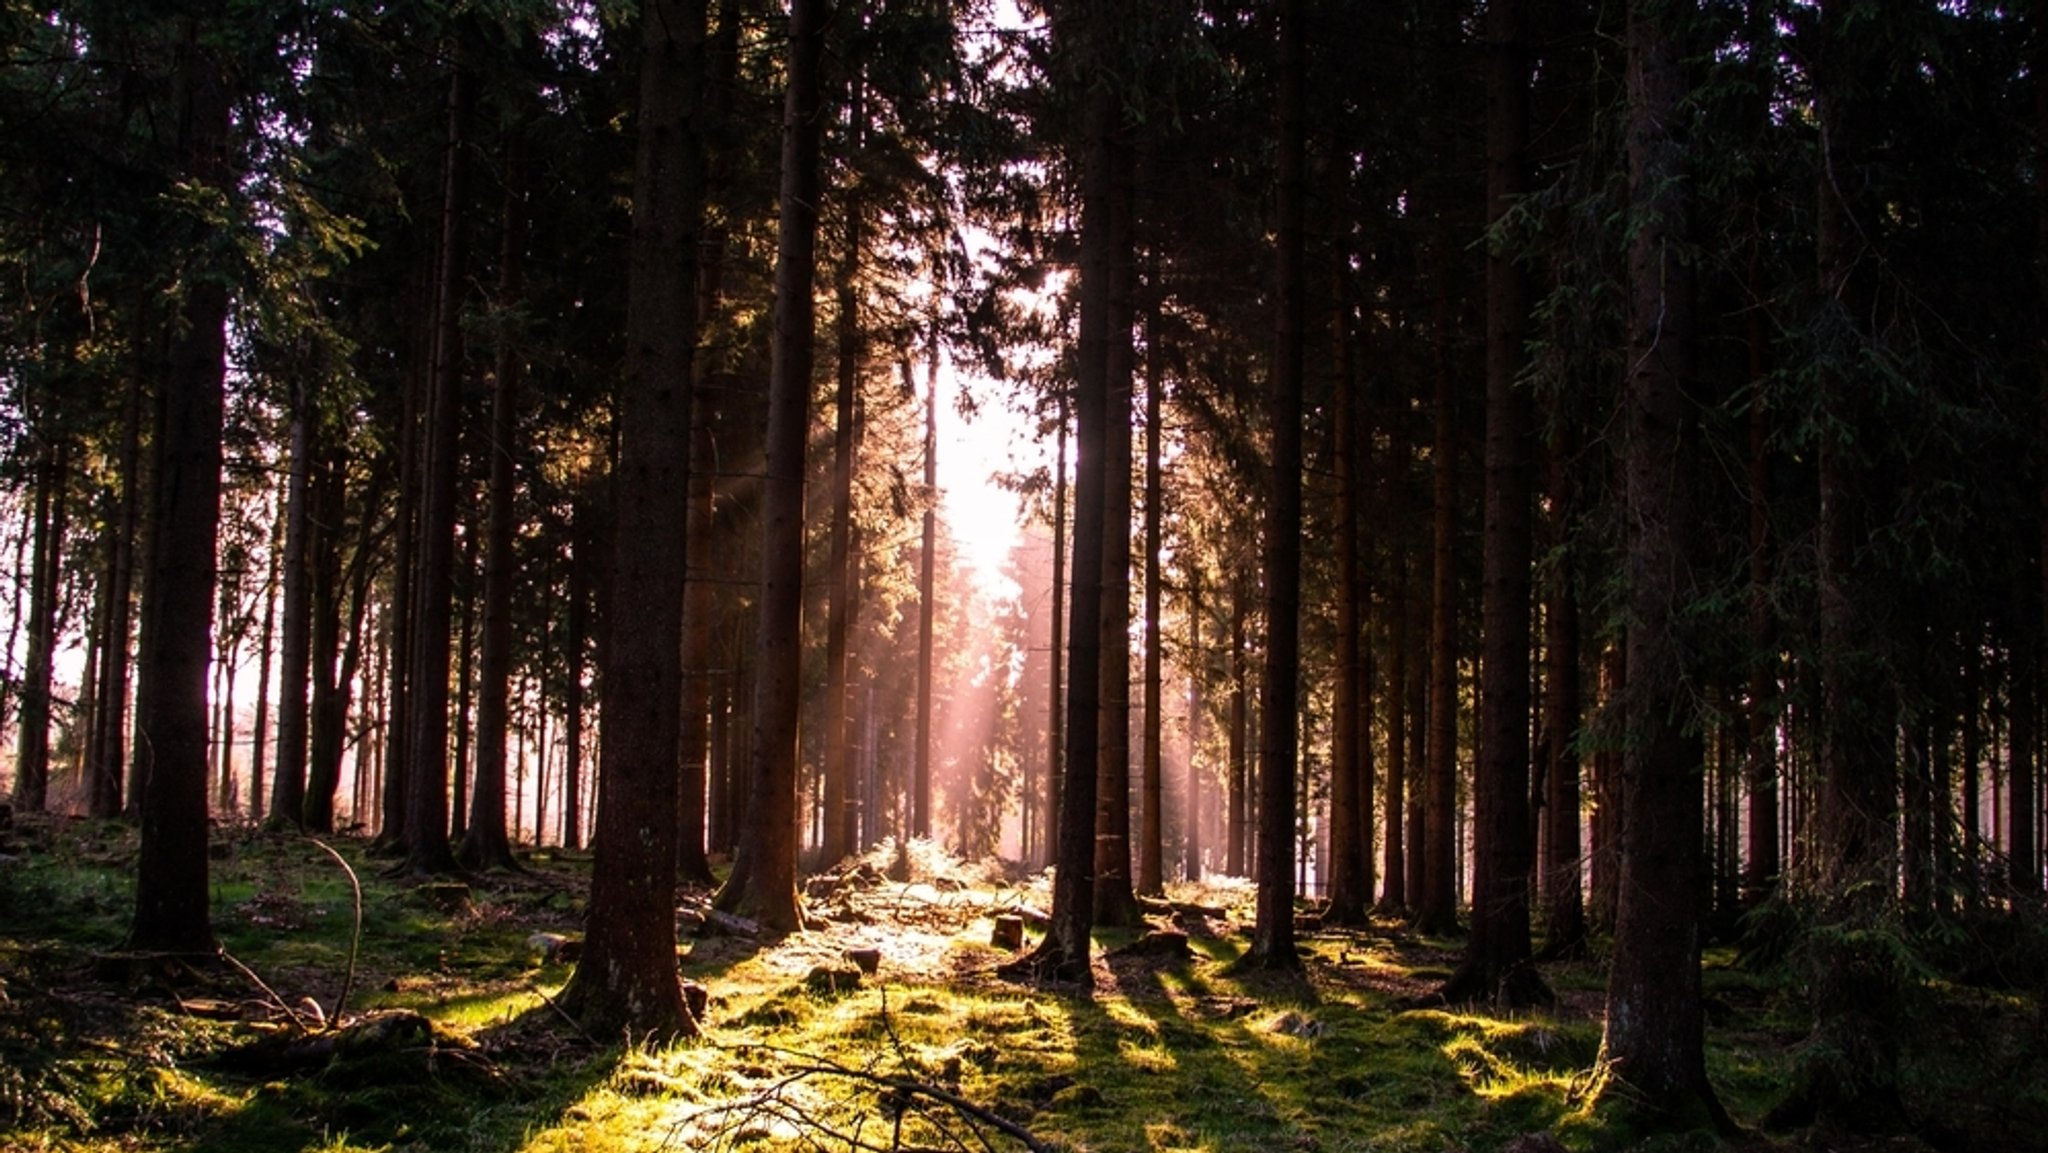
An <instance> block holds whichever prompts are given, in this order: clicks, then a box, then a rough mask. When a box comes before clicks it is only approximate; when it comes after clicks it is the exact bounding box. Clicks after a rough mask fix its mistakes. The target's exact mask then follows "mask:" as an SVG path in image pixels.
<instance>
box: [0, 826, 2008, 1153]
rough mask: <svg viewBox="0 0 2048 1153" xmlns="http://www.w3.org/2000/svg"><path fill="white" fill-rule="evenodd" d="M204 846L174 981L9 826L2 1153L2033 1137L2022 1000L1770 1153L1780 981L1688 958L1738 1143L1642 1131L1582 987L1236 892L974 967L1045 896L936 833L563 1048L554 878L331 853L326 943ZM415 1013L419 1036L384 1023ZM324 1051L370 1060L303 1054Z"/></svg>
mask: <svg viewBox="0 0 2048 1153" xmlns="http://www.w3.org/2000/svg"><path fill="white" fill-rule="evenodd" d="M216 844H217V846H218V848H217V857H218V860H217V866H218V868H217V870H216V873H215V888H214V897H213V901H214V907H215V915H214V920H215V924H216V926H217V927H218V929H219V932H220V936H221V941H222V946H223V952H224V955H225V956H231V957H233V958H234V962H233V963H232V965H230V964H228V963H222V962H208V961H206V960H204V959H200V960H199V961H198V962H197V963H196V964H193V965H189V966H188V965H187V964H185V963H182V962H180V963H170V962H167V961H166V959H165V958H162V957H144V956H138V955H134V954H129V953H126V952H124V951H123V950H122V948H121V938H122V935H123V919H124V915H125V909H126V903H127V902H126V896H125V893H124V892H123V890H124V889H125V888H126V885H127V882H126V876H127V871H128V870H127V864H128V858H129V856H130V855H131V854H132V853H133V838H132V835H131V834H130V833H129V832H128V831H127V830H125V829H123V828H121V827H120V826H118V825H111V824H104V823H98V822H83V821H54V822H47V823H46V822H42V821H37V822H34V823H32V824H30V825H29V826H28V827H26V828H24V829H22V830H20V831H19V835H17V836H16V837H14V838H12V839H11V841H10V843H9V845H8V846H7V849H6V853H7V859H6V861H5V863H4V864H0V924H4V925H5V926H6V930H5V932H4V934H0V1148H5V1149H7V1150H9V1151H10V1153H15V1151H21V1153H32V1151H44V1150H48V1151H59V1150H61V1151H64V1153H115V1151H135V1153H155V1151H159V1150H164V1151H168V1150H205V1151H209V1153H214V1151H217V1153H242V1151H247V1153H257V1151H277V1153H283V1151H306V1153H384V1151H393V1153H396V1151H402V1150H419V1151H427V1150H516V1151H519V1153H550V1151H569V1150H620V1151H629V1150H657V1149H676V1150H698V1149H703V1150H724V1149H758V1150H784V1149H787V1150H814V1151H819V1153H825V1151H838V1150H849V1151H851V1150H862V1149H875V1150H895V1149H905V1150H917V1149H937V1148H950V1149H985V1150H990V1149H992V1150H998V1151H1002V1150H1022V1149H1029V1148H1033V1147H1037V1148H1044V1149H1049V1150H1074V1151H1079V1150H1097V1151H1109V1150H1139V1149H1157V1150H1204V1151H1210V1153H1232V1151H1253V1150H1275V1149H1295V1150H1321V1151H1329V1153H1335V1151H1339V1150H1386V1151H1389V1153H1392V1151H1397V1150H1412V1151H1416V1153H1422V1151H1436V1150H1458V1149H1463V1150H1477V1151H1485V1153H1492V1151H1495V1150H1513V1151H1516V1153H1547V1151H1551V1150H1556V1149H1570V1150H1598V1149H1636V1148H1642V1149H1664V1150H1684V1149H1701V1150H1704V1149H1717V1148H1718V1149H1741V1150H1755V1151H1763V1150H1786V1151H1792V1150H1808V1149H1845V1150H1870V1151H1872V1153H1875V1151H1878V1150H1887V1151H1899V1153H1911V1151H1915V1150H1944V1151H1946V1150H1957V1151H1961V1150H1994V1149H1997V1150H2026V1149H2041V1148H2048V1142H2044V1135H2048V1033H2044V1030H2043V1018H2042V1013H2041V1000H2040V993H2039V991H2038V987H2037V988H2036V989H2034V990H2031V991H2029V990H2023V989H2014V988H2009V987H1996V986H1987V985H1982V984H1980V985H1964V984H1956V983H1949V982H1941V981H1933V980H1930V981H1929V982H1928V983H1927V984H1926V986H1925V988H1924V989H1923V990H1922V995H1921V997H1920V999H1919V1004H1918V1006H1917V1008H1916V1010H1915V1014H1914V1025H1913V1029H1912V1037H1913V1041H1912V1043H1911V1044H1910V1046H1909V1052H1910V1059H1909V1061H1908V1066H1907V1070H1906V1073H1905V1076H1904V1083H1905V1085H1906V1086H1907V1104H1908V1108H1909V1109H1910V1110H1911V1113H1912V1115H1913V1117H1914V1126H1913V1132H1912V1133H1911V1134H1910V1135H1901V1134H1888V1135H1882V1136H1869V1137H1860V1138H1859V1137H1856V1136H1854V1135H1852V1134H1844V1133H1812V1132H1807V1133H1800V1132H1797V1131H1795V1132H1777V1133H1772V1132H1768V1131H1765V1130H1763V1129H1761V1128H1759V1126H1758V1123H1759V1121H1760V1120H1761V1119H1762V1118H1763V1117H1764V1115H1765V1114H1766V1113H1767V1112H1768V1110H1769V1109H1770V1108H1771V1107H1772V1105H1773V1104H1774V1103H1775V1102H1776V1101H1777V1100H1778V1099H1779V1098H1780V1097H1781V1095H1782V1092H1783V1090H1784V1087H1785V1084H1786V1083H1787V1078H1788V1076H1789V1069H1790V1067H1791V1060H1792V1055H1793V1051H1794V1050H1795V1049H1796V1048H1797V1047H1798V1046H1800V1045H1801V1044H1802V1043H1804V1042H1805V1040H1806V1038H1807V1036H1808V1034H1809V1032H1810V1022H1809V1019H1808V1014H1807V1013H1806V1011H1805V1010H1804V1008H1803V1002H1802V1000H1801V998H1800V996H1799V994H1798V992H1797V990H1796V989H1795V988H1794V987H1793V981H1792V979H1791V978H1790V977H1789V976H1788V974H1787V971H1786V970H1785V969H1784V968H1783V967H1782V966H1772V965H1753V964H1745V963H1743V962H1742V961H1741V960H1740V959H1739V958H1738V955H1737V951H1736V950H1735V949H1733V948H1730V947H1714V948H1711V949H1710V950H1709V951H1708V959H1707V961H1706V965H1705V988H1706V994H1707V998H1708V1004H1709V1014H1710V1028H1709V1030H1708V1035H1707V1036H1708V1045H1707V1056H1708V1065H1709V1073H1710V1076H1711V1077H1712V1078H1713V1080H1714V1083H1715V1085H1716V1086H1717V1087H1718V1088H1719V1089H1720V1091H1721V1092H1722V1094H1723V1096H1724V1099H1725V1100H1726V1102H1727V1104H1728V1107H1729V1109H1730V1111H1731V1112H1732V1113H1733V1114H1734V1115H1735V1117H1736V1118H1737V1120H1738V1121H1740V1122H1741V1123H1742V1124H1743V1125H1745V1126H1746V1127H1747V1128H1746V1129H1745V1130H1744V1131H1743V1132H1741V1133H1737V1134H1730V1135H1726V1136H1724V1137H1718V1138H1717V1137H1716V1136H1715V1135H1714V1134H1713V1133H1711V1132H1694V1133H1691V1134H1680V1135H1674V1136H1666V1137H1661V1138H1659V1137H1646V1136H1644V1135H1643V1134H1641V1133H1639V1132H1637V1131H1635V1130H1633V1129H1631V1127H1630V1124H1629V1121H1628V1118H1627V1112H1626V1109H1625V1108H1621V1107H1617V1106H1616V1105H1615V1104H1614V1103H1613V1102H1611V1101H1610V1102H1608V1103H1607V1104H1606V1105H1604V1106H1603V1105H1599V1104H1597V1103H1596V1100H1595V1095H1594V1094H1593V1092H1592V1090H1593V1088H1594V1080H1595V1078H1596V1077H1597V1075H1598V1074H1597V1065H1596V1057H1597V1053H1598V1049H1599V1038H1600V1026H1599V1022H1598V1019H1597V1018H1598V1013H1599V1010H1600V1003H1601V997H1600V990H1601V988H1602V987H1603V984H1604V980H1605V978H1604V974H1603V973H1602V971H1601V968H1600V966H1599V965H1598V964H1597V963H1594V962H1588V961H1577V962H1570V963H1564V964H1555V965H1546V966H1545V973H1546V975H1547V976H1548V978H1549V979H1550V981H1551V983H1552V984H1553V986H1554V987H1555V988H1556V990H1557V1001H1556V1003H1555V1005H1553V1006H1551V1007H1548V1008H1545V1009H1540V1010H1522V1011H1512V1012H1497V1011H1492V1010H1489V1009H1485V1008H1469V1007H1436V1008H1430V1007H1410V1006H1412V1005H1414V1004H1415V1003H1416V1002H1418V1001H1420V1000H1423V999H1425V998H1426V997H1427V996H1428V994H1429V992H1430V990H1431V989H1432V988H1433V987H1434V986H1435V985H1436V984H1437V983H1439V982H1441V981H1442V980H1443V978H1444V977H1445V976H1446V975H1447V974H1448V973H1449V971H1450V968H1451V966H1452V965H1454V964H1455V960H1456V948H1457V945H1456V943H1455V942H1449V941H1444V940H1439V939H1431V938H1424V937H1418V936H1416V935H1414V934H1412V933H1410V932H1407V931H1406V930H1405V929H1403V928H1401V927H1400V926H1398V925H1397V924H1395V923H1393V922H1391V921H1381V922H1376V923H1374V924H1373V925H1371V926H1368V927H1364V928H1358V929H1350V928H1336V927H1331V928H1327V929H1324V928H1320V927H1317V928H1308V929H1306V930H1305V932H1304V933H1303V936H1302V947H1303V951H1304V959H1305V961H1306V966H1305V969H1304V971H1303V972H1302V973H1301V974H1299V975H1275V974H1269V973H1259V972H1253V973H1249V974H1236V973H1233V971H1232V970H1231V967H1230V962H1231V961H1233V960H1235V959H1236V958H1237V957H1238V956H1240V955H1241V953H1242V952H1243V949H1244V932H1245V928H1246V925H1245V919H1246V918H1247V917H1248V916H1249V908H1248V902H1249V901H1250V899H1251V896H1252V893H1251V889H1250V887H1249V886H1248V885H1245V884H1244V883H1242V882H1229V881H1219V883H1217V884H1215V885H1213V886H1209V887H1195V886H1175V887H1174V896H1175V897H1176V898H1177V900H1176V901H1175V904H1176V905H1177V906H1178V911H1174V910H1170V909H1167V908H1165V907H1164V906H1162V908H1161V911H1160V912H1159V913H1158V914H1156V915H1154V916H1152V917H1150V918H1149V919H1148V920H1149V923H1150V924H1151V925H1152V926H1153V927H1154V930H1155V931H1154V932H1152V933H1151V934H1150V936H1149V937H1148V936H1141V932H1142V931H1141V930H1122V931H1107V932H1105V933H1104V934H1102V936H1101V938H1100V944H1101V945H1102V946H1103V948H1102V950H1101V952H1100V953H1099V954H1098V955H1097V956H1096V958H1095V962H1094V964H1095V968H1096V979H1095V982H1094V990H1093V992H1092V993H1089V992H1083V991H1081V990H1079V989H1077V988H1075V987H1072V986H1067V987H1049V986H1039V985H1035V984H1032V983H1028V982H1026V983H1019V982H1016V981H1011V980H1005V979H1003V978H1001V977H999V976H997V975H996V973H995V970H996V968H997V966H998V964H999V963H1001V962H1002V961H1004V960H1007V959H1008V958H1009V957H1010V955H1011V954H1010V953H1009V952H1007V951H1005V950H1002V949H997V948H994V947H992V946H991V945H990V943H989V941H990V933H991V930H992V927H993V918H994V917H995V916H997V915H1000V914H1001V913H1002V912H1004V911H1006V910H1016V909H1026V910H1028V909H1030V908H1032V907H1033V906H1035V905H1041V904H1042V903H1043V902H1044V900H1045V898H1046V887H1045V885H1044V882H1043V878H1040V877H1032V878H1015V877H1013V876H1012V875H1011V874H1010V873H1008V872H1006V871H1005V870H1004V869H1003V868H1001V867H999V866H996V865H993V864H984V865H969V864H965V863H962V862H960V861H957V860H955V859H952V858H949V857H947V856H945V855H944V854H943V853H941V852H939V851H937V850H936V849H934V848H933V847H932V846H930V845H929V844H927V843H923V842H919V843H916V844H914V845H913V846H911V851H910V852H908V853H906V854H905V855H904V856H905V860H904V864H906V865H907V866H908V872H907V877H908V879H906V880H902V881H897V880H891V879H889V877H888V875H887V874H888V872H889V870H890V866H891V865H892V863H895V861H894V856H895V854H894V852H893V850H891V849H890V848H887V847H884V848H882V849H879V850H877V852H876V853H874V854H871V855H870V856H869V857H868V858H867V859H865V860H864V861H862V862H859V863H850V864H849V867H848V868H847V869H846V870H844V871H843V872H841V873H839V874H835V875H831V876H822V877H820V878H818V879H817V880H816V881H815V882H814V883H813V884H812V885H811V887H810V889H809V897H810V905H811V908H812V910H813V913H814V916H815V918H816V926H815V927H814V928H812V929H809V930H806V931H804V932H800V933H796V934H793V935H791V936H789V937H787V938H784V939H782V940H780V941H767V940H749V939H747V938H745V937H741V936H734V935H730V934H723V933H716V932H714V933H711V934H701V933H700V932H699V931H698V930H696V929H695V928H693V927H692V923H693V922H695V921H697V920H698V919H700V918H701V916H702V913H703V911H704V909H705V907H706V899H707V898H708V893H705V892H702V891H699V892H696V893H691V892H687V891H686V892H685V894H684V899H683V907H682V912H681V914H680V916H681V919H682V922H683V924H684V932H683V936H682V945H681V947H680V948H679V955H680V958H681V960H680V965H681V971H682V973H683V975H684V977H685V978H686V979H688V980H691V981H694V982H698V983H700V984H701V985H702V986H703V987H704V988H705V989H706V990H707V992H708V1003H707V1005H706V1007H705V1008H704V1009H703V1011H702V1012H703V1025H704V1030H703V1035H702V1036H701V1037H699V1038H697V1039H695V1040H692V1041H685V1042H681V1043H678V1044H676V1045H673V1046H670V1045H660V1044H655V1045H649V1044H634V1043H626V1044H621V1043H620V1041H619V1040H618V1039H606V1040H603V1041H600V1040H598V1039H595V1038H591V1037H589V1036H587V1035H585V1034H583V1033H582V1032H581V1030H580V1028H579V1027H578V1026H577V1025H576V1024H575V1023H574V1022H573V1021H570V1020H569V1019H568V1018H567V1017H565V1016H564V1015H562V1014H561V1013H560V1012H559V1011H558V1010H557V1009H556V1008H555V1007H554V1006H553V1004H552V1001H551V998H552V996H553V994H555V993H557V992H559V990H560V989H561V986H562V984H563V982H564V981H565V980H566V979H567V977H568V973H569V969H570V965H569V963H568V962H569V961H570V960H571V959H572V958H571V956H570V955H569V954H568V953H566V952H565V951H564V943H565V942H573V941H575V940H577V939H578V938H579V937H580V925H581V920H580V918H581V913H582V911H583V907H584V892H585V888H584V886H585V883H586V878H587V871H588V865H589V861H588V858H587V857H586V856H584V855H582V854H577V853H561V852H541V853H536V854H534V855H532V856H530V857H528V858H527V859H526V861H525V868H524V869H523V870H522V871H520V872H516V873H502V874H492V875H490V876H487V877H478V878H474V879H473V884H471V885H469V886H466V887H465V886H453V887H450V886H443V887H441V888H438V889H436V888H433V887H424V888H423V887H407V886H404V885H399V884H394V883H393V882H391V881H390V880H388V879H386V878H383V877H381V876H380V875H379V872H378V865H377V863H376V862H375V861H374V860H367V859H365V858H364V857H363V856H362V854H361V852H360V850H361V848H362V846H361V845H360V843H358V842H353V841H347V840H344V841H342V842H340V843H339V845H338V847H339V848H340V850H341V851H342V854H343V856H344V857H346V858H347V859H349V860H350V861H352V862H353V863H354V864H355V865H357V866H359V867H360V868H361V872H360V873H359V875H360V876H361V878H362V881H363V890H362V910H363V912H362V916H363V922H362V924H363V929H362V936H361V942H360V953H359V955H356V956H351V925H352V921H353V913H352V901H351V895H350V885H349V880H348V878H347V876H346V875H345V874H344V873H343V872H342V870H341V869H339V868H338V867H336V865H335V863H334V861H333V860H332V859H330V858H329V857H327V856H326V855H325V854H324V853H323V852H322V851H321V850H320V849H319V848H318V847H317V846H315V845H313V844H312V843H310V842H309V841H307V840H305V839H303V838H298V837H278V836H274V835H266V834H262V833H258V832H255V831H252V830H239V831H224V832H223V833H222V834H221V835H220V836H219V837H218V839H217V841H216ZM899 871H901V866H899ZM458 890H459V891H458ZM1202 910H1209V911H1213V912H1216V913H1220V914H1221V915H1220V916H1209V915H1207V914H1206V913H1205V912H1203V911H1202ZM1175 934H1184V936H1176V935H1175ZM1032 935H1033V936H1035V933H1033V934H1032ZM1147 940H1152V941H1161V940H1163V941H1165V942H1166V943H1165V944H1164V945H1163V946H1160V947H1157V948H1153V947H1149V946H1147V945H1145V944H1143V943H1142V942H1144V941H1147ZM864 951H871V953H868V954H867V955H863V954H864ZM2038 959H2039V958H2038V954H2036V956H2035V963H2036V969H2037V970H2038V967H2039V966H2038ZM351 966H353V973H352V975H353V985H352V988H351V989H345V988H344V982H347V981H349V980H350V977H351ZM244 970H245V971H244ZM344 996H345V997H346V998H347V1001H346V1004H339V1003H338V1002H339V999H340V998H342V997H344ZM337 1009H339V1010H340V1011H339V1013H338V1014H337V1013H336V1010H337ZM412 1014H418V1015H421V1016H423V1017H424V1018H425V1020H426V1022H427V1024H426V1025H424V1026H420V1027H413V1028H408V1029H393V1028H391V1027H389V1022H391V1021H393V1020H404V1021H407V1022H411V1021H412V1017H411V1015H412ZM378 1022H385V1023H386V1024H385V1025H384V1026H382V1027H379V1026H378V1024H377V1023H378ZM330 1029H334V1030H337V1032H335V1033H330ZM334 1036H340V1037H344V1038H347V1037H355V1038H367V1040H361V1041H359V1042H358V1043H356V1044H354V1045H353V1046H352V1045H351V1044H350V1043H349V1042H346V1041H344V1042H341V1043H339V1044H335V1043H327V1044H322V1043H321V1042H322V1039H323V1038H327V1039H329V1040H330V1042H331V1039H332V1038H333V1037H334ZM913 1086H914V1087H915V1088H911V1087H913ZM921 1090H929V1091H930V1092H929V1094H923V1093H921V1092H920V1091H921ZM956 1100H957V1101H958V1102H960V1103H961V1105H962V1108H961V1109H957V1110H956V1109H955V1108H953V1104H952V1103H953V1102H954V1101H956ZM899 1119H900V1120H901V1126H900V1127H899V1125H898V1122H899ZM1028 1142H1036V1143H1037V1145H1036V1146H1033V1145H1031V1144H1029V1143H1028Z"/></svg>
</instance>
